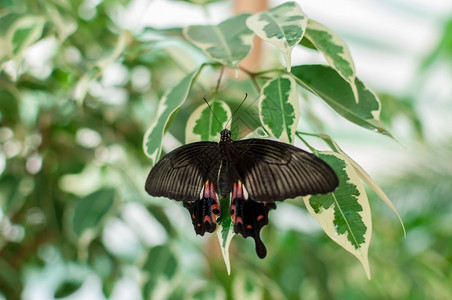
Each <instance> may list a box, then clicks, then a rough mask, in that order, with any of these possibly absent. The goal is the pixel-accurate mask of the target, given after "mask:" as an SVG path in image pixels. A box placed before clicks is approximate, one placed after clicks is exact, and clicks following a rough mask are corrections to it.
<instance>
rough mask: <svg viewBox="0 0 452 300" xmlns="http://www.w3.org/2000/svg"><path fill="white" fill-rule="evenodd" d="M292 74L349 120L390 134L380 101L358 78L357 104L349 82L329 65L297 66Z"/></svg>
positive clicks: (299, 82)
mask: <svg viewBox="0 0 452 300" xmlns="http://www.w3.org/2000/svg"><path fill="white" fill-rule="evenodd" d="M292 74H293V75H294V76H295V79H296V81H297V83H298V84H299V85H300V86H302V87H304V88H306V89H307V90H309V91H311V92H312V93H314V94H316V95H317V96H319V97H320V98H322V99H323V100H324V101H325V102H326V103H327V104H328V105H329V106H331V108H333V109H334V110H335V111H336V112H337V113H339V114H340V115H341V116H343V117H344V118H346V119H347V120H349V121H350V122H353V123H355V124H357V125H359V126H361V127H364V128H367V129H370V130H372V131H375V132H378V133H381V134H384V135H387V136H389V137H392V136H391V134H390V133H389V132H388V131H387V130H386V129H385V128H384V127H383V125H382V124H381V122H380V110H381V105H380V101H379V100H378V98H377V96H376V95H375V94H374V93H373V92H372V91H371V90H370V89H369V88H368V87H367V86H366V85H365V84H364V83H363V82H362V81H361V80H359V79H358V78H355V84H356V86H357V88H358V95H359V103H356V102H355V101H354V96H353V91H352V89H351V87H350V84H348V82H347V81H345V80H344V79H343V78H342V77H341V76H339V74H338V73H337V72H336V71H335V70H334V69H332V68H331V67H329V66H323V65H303V66H296V67H293V68H292Z"/></svg>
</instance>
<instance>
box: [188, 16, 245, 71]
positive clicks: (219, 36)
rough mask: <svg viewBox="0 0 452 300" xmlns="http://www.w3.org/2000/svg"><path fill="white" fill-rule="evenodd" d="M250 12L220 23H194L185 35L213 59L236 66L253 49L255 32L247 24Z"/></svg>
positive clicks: (232, 66) (229, 65)
mask: <svg viewBox="0 0 452 300" xmlns="http://www.w3.org/2000/svg"><path fill="white" fill-rule="evenodd" d="M248 16H249V14H241V15H238V16H235V17H232V18H230V19H227V20H225V21H223V22H222V23H220V24H218V25H194V26H188V27H187V28H185V29H184V36H185V38H186V39H187V40H189V41H190V42H192V43H193V44H194V45H196V46H197V47H198V48H200V49H201V50H202V51H204V53H205V54H206V55H207V56H209V57H211V58H212V59H214V60H216V61H218V62H220V63H222V64H224V65H226V66H228V67H231V68H236V66H237V64H238V63H239V62H240V61H241V60H242V59H244V58H245V57H246V56H247V55H248V54H249V53H250V51H251V47H252V45H253V32H252V31H251V30H249V29H248V27H246V25H245V21H246V19H247V18H248Z"/></svg>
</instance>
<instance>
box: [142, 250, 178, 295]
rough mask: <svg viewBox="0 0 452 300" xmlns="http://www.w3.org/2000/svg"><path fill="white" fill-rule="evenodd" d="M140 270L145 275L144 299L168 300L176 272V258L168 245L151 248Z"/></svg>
mask: <svg viewBox="0 0 452 300" xmlns="http://www.w3.org/2000/svg"><path fill="white" fill-rule="evenodd" d="M141 270H142V271H143V272H145V273H146V275H145V277H144V280H145V284H144V286H143V293H144V299H168V297H167V296H168V295H169V294H170V293H171V291H172V290H173V288H172V287H174V278H176V273H177V270H178V262H177V258H176V255H174V253H173V251H172V250H171V248H170V247H169V246H168V245H161V246H156V247H154V248H152V249H151V250H150V251H149V253H148V256H147V258H146V261H145V262H144V264H143V266H142V267H141ZM157 295H158V296H157Z"/></svg>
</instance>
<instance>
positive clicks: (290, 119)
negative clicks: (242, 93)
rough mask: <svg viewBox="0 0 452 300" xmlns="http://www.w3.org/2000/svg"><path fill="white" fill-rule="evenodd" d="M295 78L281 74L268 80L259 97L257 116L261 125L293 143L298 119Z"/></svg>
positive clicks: (274, 134)
mask: <svg viewBox="0 0 452 300" xmlns="http://www.w3.org/2000/svg"><path fill="white" fill-rule="evenodd" d="M298 105H299V104H298V93H297V85H296V83H295V80H294V79H293V78H292V77H291V76H289V75H282V76H280V77H277V78H275V79H272V80H270V81H268V82H267V83H266V84H265V85H264V87H263V88H262V92H261V95H260V97H259V116H260V118H261V122H262V125H263V126H264V127H265V128H266V129H267V130H268V131H269V132H270V133H271V134H272V135H273V136H274V137H276V138H277V139H279V140H281V141H284V142H287V143H293V140H294V135H295V130H296V127H297V125H298V120H299V119H300V112H299V108H298Z"/></svg>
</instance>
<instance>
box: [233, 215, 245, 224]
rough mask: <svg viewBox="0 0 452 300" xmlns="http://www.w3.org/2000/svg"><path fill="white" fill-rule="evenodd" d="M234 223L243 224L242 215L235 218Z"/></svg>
mask: <svg viewBox="0 0 452 300" xmlns="http://www.w3.org/2000/svg"><path fill="white" fill-rule="evenodd" d="M234 223H235V224H239V223H240V224H243V220H242V217H237V218H236V219H235V220H234Z"/></svg>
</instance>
